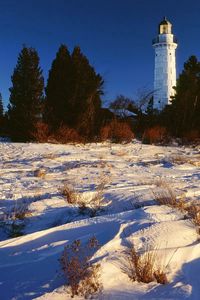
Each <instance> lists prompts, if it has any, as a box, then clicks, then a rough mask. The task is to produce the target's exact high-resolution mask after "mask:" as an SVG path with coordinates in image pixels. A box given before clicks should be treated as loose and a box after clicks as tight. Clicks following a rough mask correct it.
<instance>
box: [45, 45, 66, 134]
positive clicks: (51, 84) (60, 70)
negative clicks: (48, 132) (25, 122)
mask: <svg viewBox="0 0 200 300" xmlns="http://www.w3.org/2000/svg"><path fill="white" fill-rule="evenodd" d="M71 78H72V63H71V56H70V53H69V51H68V49H67V47H66V46H65V45H61V46H60V48H59V50H58V52H57V54H56V58H55V59H54V61H53V63H52V66H51V69H50V71H49V77H48V81H47V87H46V103H45V113H44V118H45V120H46V122H47V123H48V124H49V125H50V126H51V127H52V128H53V129H56V128H58V127H59V126H60V125H66V124H67V125H70V123H71V110H72V107H71V97H72V80H71Z"/></svg>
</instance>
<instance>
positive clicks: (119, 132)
mask: <svg viewBox="0 0 200 300" xmlns="http://www.w3.org/2000/svg"><path fill="white" fill-rule="evenodd" d="M100 139H101V140H102V141H106V140H111V141H112V142H114V143H121V142H126V143H130V142H131V141H132V139H134V133H133V132H132V130H131V128H130V126H129V124H128V123H126V122H122V121H118V120H113V121H112V122H111V123H109V124H108V125H106V126H104V127H102V128H101V130H100Z"/></svg>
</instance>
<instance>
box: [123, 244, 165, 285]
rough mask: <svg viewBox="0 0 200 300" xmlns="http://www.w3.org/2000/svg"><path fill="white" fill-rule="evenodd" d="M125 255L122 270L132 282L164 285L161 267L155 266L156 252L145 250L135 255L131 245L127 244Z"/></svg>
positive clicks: (163, 274) (157, 259)
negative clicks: (155, 282) (153, 282)
mask: <svg viewBox="0 0 200 300" xmlns="http://www.w3.org/2000/svg"><path fill="white" fill-rule="evenodd" d="M124 254H125V259H126V262H125V266H123V268H122V270H123V271H124V272H125V273H126V274H127V275H128V276H129V278H130V279H131V280H132V281H138V282H144V283H149V282H152V281H155V280H156V281H157V282H158V283H161V284H166V283H167V282H168V281H167V276H166V274H165V272H164V270H163V269H162V268H161V266H159V267H158V266H157V264H158V262H159V257H158V256H157V254H156V250H155V249H154V250H149V249H147V250H145V251H144V252H143V253H137V252H136V250H135V247H134V245H133V243H131V242H130V243H129V244H128V247H127V250H126V251H125V252H124Z"/></svg>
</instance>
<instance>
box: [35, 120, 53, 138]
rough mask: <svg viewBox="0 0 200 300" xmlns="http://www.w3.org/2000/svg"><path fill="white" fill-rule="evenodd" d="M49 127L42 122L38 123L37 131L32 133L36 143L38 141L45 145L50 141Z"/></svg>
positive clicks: (36, 125)
mask: <svg viewBox="0 0 200 300" xmlns="http://www.w3.org/2000/svg"><path fill="white" fill-rule="evenodd" d="M49 134H50V133H49V126H48V125H47V124H46V123H44V122H42V121H38V122H37V123H36V124H35V130H34V132H33V133H32V136H33V137H34V139H35V140H36V141H38V142H39V143H45V142H47V141H48V137H49Z"/></svg>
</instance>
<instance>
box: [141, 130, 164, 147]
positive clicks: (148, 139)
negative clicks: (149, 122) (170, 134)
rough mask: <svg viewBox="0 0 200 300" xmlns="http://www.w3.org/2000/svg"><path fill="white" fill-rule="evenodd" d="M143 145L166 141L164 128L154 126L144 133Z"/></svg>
mask: <svg viewBox="0 0 200 300" xmlns="http://www.w3.org/2000/svg"><path fill="white" fill-rule="evenodd" d="M142 141H143V143H146V144H153V143H162V142H166V141H167V130H166V128H165V127H161V126H154V127H152V128H148V129H146V130H145V131H144V134H143V137H142Z"/></svg>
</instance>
